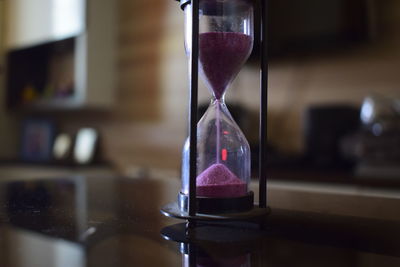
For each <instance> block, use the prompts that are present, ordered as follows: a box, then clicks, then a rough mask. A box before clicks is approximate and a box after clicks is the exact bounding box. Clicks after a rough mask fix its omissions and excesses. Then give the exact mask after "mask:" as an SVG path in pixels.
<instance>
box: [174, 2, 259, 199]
mask: <svg viewBox="0 0 400 267" xmlns="http://www.w3.org/2000/svg"><path fill="white" fill-rule="evenodd" d="M191 8H192V7H191V5H190V4H189V5H187V6H186V7H185V47H186V50H187V51H186V52H187V53H188V54H190V53H191V51H190V49H191V25H192V21H191ZM199 14H200V16H199V24H200V25H199V51H198V52H199V69H200V73H201V77H202V79H203V81H204V82H205V83H206V85H207V87H208V89H209V91H210V92H211V94H212V100H211V104H210V106H209V107H208V109H207V111H206V113H205V114H204V116H203V117H202V118H201V119H200V121H199V123H198V126H197V159H196V161H197V177H196V193H197V196H198V197H209V198H237V197H242V196H248V195H249V194H248V183H249V181H250V158H251V155H250V147H249V144H248V142H247V140H246V138H245V136H244V135H243V133H242V131H241V130H240V128H239V127H238V125H237V124H236V122H235V121H234V119H233V118H232V116H231V115H230V113H229V111H228V108H227V106H226V104H225V101H224V95H225V93H226V90H227V88H228V87H229V85H230V84H231V82H232V81H233V79H234V78H235V77H236V75H237V74H238V72H239V71H240V69H241V67H242V66H243V64H244V63H245V61H246V60H247V58H248V57H249V55H250V53H251V50H252V47H253V7H252V1H249V0H229V1H218V0H200V1H199ZM189 148H190V144H189V139H187V140H186V143H185V146H184V149H183V162H182V190H181V192H182V193H183V194H186V195H187V194H188V193H189V150H190V149H189Z"/></svg>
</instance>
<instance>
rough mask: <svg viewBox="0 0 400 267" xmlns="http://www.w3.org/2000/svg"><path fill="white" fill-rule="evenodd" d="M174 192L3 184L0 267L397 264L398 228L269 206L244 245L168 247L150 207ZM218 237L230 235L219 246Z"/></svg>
mask: <svg viewBox="0 0 400 267" xmlns="http://www.w3.org/2000/svg"><path fill="white" fill-rule="evenodd" d="M7 178H9V177H7ZM178 190H179V181H178V180H176V179H172V178H166V179H164V180H156V179H150V178H148V179H145V178H143V179H126V178H115V177H114V178H111V177H103V178H102V177H92V178H85V177H67V178H54V179H46V180H40V179H33V180H32V179H30V180H29V181H22V180H19V181H13V180H12V179H7V181H4V180H3V182H0V197H1V199H2V203H3V205H1V208H0V220H1V225H0V234H1V238H0V265H1V266H7V267H14V266H18V267H20V266H34V267H35V266H41V267H46V266H57V267H59V266H62V267H64V266H75V267H81V266H96V267H97V266H335V267H337V266H341V267H342V266H400V223H399V222H397V221H385V220H379V219H361V218H357V217H344V216H333V215H328V214H318V213H306V212H295V211H289V210H282V209H276V208H275V209H274V207H272V213H271V214H270V216H269V217H268V219H267V224H266V227H265V229H264V230H263V231H259V230H257V227H256V226H254V225H253V226H249V228H248V231H251V233H252V237H251V238H245V239H244V240H239V238H237V237H238V236H240V235H241V234H243V231H244V230H243V229H240V228H239V229H233V230H232V229H230V228H226V227H223V226H217V228H215V227H214V228H213V230H212V231H217V232H215V234H213V233H212V231H209V230H208V229H209V228H207V227H208V226H204V225H201V226H200V227H199V231H200V232H201V231H203V232H205V233H206V234H207V233H208V236H207V237H206V238H205V239H203V240H198V241H196V242H192V243H189V244H186V245H183V244H179V243H176V242H173V241H167V240H165V239H163V237H162V236H161V235H160V231H161V229H162V228H164V227H165V226H168V225H173V224H176V223H180V221H178V220H173V219H169V218H166V217H163V216H162V215H161V214H160V212H159V208H160V207H161V206H162V205H163V204H165V203H167V202H169V201H171V200H174V199H175V198H176V194H177V192H178ZM218 227H219V229H221V230H220V231H219V230H215V229H218ZM232 227H234V226H232ZM232 227H231V228H232ZM246 231H247V230H246ZM224 232H226V233H232V234H231V236H230V238H228V239H226V240H224V241H222V239H221V238H220V237H219V233H221V234H223V233H224ZM214 237H215V239H214ZM189 252H190V254H189ZM189 256H190V257H189Z"/></svg>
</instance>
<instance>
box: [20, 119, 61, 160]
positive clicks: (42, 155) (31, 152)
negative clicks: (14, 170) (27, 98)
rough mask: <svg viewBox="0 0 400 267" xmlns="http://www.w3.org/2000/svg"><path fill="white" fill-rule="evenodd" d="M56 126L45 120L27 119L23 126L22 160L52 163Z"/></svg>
mask: <svg viewBox="0 0 400 267" xmlns="http://www.w3.org/2000/svg"><path fill="white" fill-rule="evenodd" d="M54 136H55V126H54V123H53V122H52V121H49V120H45V119H26V120H25V121H23V124H22V138H21V159H22V160H23V161H25V162H50V161H51V160H52V149H53V142H54Z"/></svg>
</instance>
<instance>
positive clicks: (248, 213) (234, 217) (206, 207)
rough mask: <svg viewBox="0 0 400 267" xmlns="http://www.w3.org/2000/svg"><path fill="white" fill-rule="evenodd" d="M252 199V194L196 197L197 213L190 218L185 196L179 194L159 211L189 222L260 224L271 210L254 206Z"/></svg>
mask: <svg viewBox="0 0 400 267" xmlns="http://www.w3.org/2000/svg"><path fill="white" fill-rule="evenodd" d="M253 197H254V196H253V192H249V193H248V194H247V195H246V196H244V197H237V198H223V199H222V198H207V197H197V198H196V200H197V207H198V210H197V213H196V214H195V215H193V216H190V215H189V213H188V211H187V196H186V195H184V194H182V193H180V194H179V195H178V201H177V202H172V203H169V204H167V205H165V206H163V207H162V208H161V210H160V211H161V213H162V214H163V215H165V216H168V217H172V218H176V219H183V220H190V221H204V222H207V221H250V222H256V223H261V224H262V223H263V221H264V219H265V218H266V216H267V215H268V214H269V213H270V211H271V209H270V208H269V207H266V208H260V207H259V206H258V205H255V204H254V203H253Z"/></svg>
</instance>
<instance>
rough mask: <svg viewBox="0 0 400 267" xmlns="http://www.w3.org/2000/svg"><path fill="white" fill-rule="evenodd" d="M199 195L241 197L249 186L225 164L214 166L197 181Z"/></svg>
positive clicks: (198, 177)
mask: <svg viewBox="0 0 400 267" xmlns="http://www.w3.org/2000/svg"><path fill="white" fill-rule="evenodd" d="M196 188H197V191H196V192H197V195H198V196H202V197H240V196H244V195H246V193H247V185H246V183H244V182H243V181H242V180H240V179H239V178H238V177H236V175H235V174H234V173H233V172H231V171H230V170H229V169H228V168H227V167H226V166H225V165H223V164H219V163H217V164H213V165H211V166H210V167H208V168H207V169H206V170H204V171H203V172H202V173H201V174H200V175H199V176H197V179H196Z"/></svg>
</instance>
